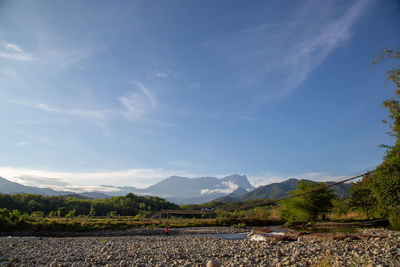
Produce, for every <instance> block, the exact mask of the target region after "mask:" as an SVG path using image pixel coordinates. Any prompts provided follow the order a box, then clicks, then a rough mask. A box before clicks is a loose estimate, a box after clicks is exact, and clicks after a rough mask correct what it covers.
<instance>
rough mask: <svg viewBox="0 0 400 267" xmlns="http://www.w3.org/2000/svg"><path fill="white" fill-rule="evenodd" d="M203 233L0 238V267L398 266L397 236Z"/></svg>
mask: <svg viewBox="0 0 400 267" xmlns="http://www.w3.org/2000/svg"><path fill="white" fill-rule="evenodd" d="M221 231H222V230H218V231H214V232H221ZM205 232H212V229H209V231H205V230H198V231H197V232H196V231H195V230H193V229H186V230H179V231H174V230H173V229H172V231H171V233H172V234H171V235H170V236H164V235H161V234H159V235H155V234H153V235H133V236H92V237H87V236H86V237H2V238H0V266H219V265H221V266H379V265H380V266H400V232H394V231H388V230H380V229H368V230H362V231H360V232H359V233H357V234H311V235H300V236H299V237H298V238H297V239H295V238H281V237H279V238H271V239H268V240H267V241H262V242H256V241H250V240H225V239H220V238H215V237H210V236H204V235H203V234H204V233H205ZM222 232H224V231H222ZM225 232H226V231H225ZM196 233H197V234H196ZM199 233H201V234H199Z"/></svg>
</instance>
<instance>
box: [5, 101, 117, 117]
mask: <svg viewBox="0 0 400 267" xmlns="http://www.w3.org/2000/svg"><path fill="white" fill-rule="evenodd" d="M12 102H13V103H15V104H19V105H24V106H28V107H31V108H35V109H39V110H42V111H46V112H49V113H59V114H64V115H72V116H79V117H83V118H86V119H89V120H95V121H98V122H100V121H102V120H104V119H106V118H107V117H108V116H110V115H111V114H112V113H113V112H112V111H111V110H106V109H105V110H84V109H63V108H59V107H54V106H50V105H47V104H43V103H39V104H36V103H30V102H27V101H20V100H16V101H12Z"/></svg>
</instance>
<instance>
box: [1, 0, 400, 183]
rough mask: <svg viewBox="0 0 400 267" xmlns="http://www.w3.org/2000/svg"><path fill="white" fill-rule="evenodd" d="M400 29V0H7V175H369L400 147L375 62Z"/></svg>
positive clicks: (73, 178)
mask: <svg viewBox="0 0 400 267" xmlns="http://www.w3.org/2000/svg"><path fill="white" fill-rule="evenodd" d="M398 29H400V4H399V2H398V1H394V0H385V1H377V0H375V1H374V0H358V1H1V2H0V122H1V123H0V134H1V138H0V151H1V152H2V153H1V154H2V156H1V157H0V176H3V177H5V178H9V179H12V180H15V181H19V182H22V183H24V184H29V185H37V186H44V185H46V186H52V187H57V186H58V187H60V188H69V189H71V188H73V187H74V186H75V187H87V188H91V189H95V188H96V186H99V185H101V184H112V185H132V186H138V187H145V186H147V185H151V184H153V183H155V182H157V181H160V180H161V179H163V178H166V177H168V176H170V175H175V174H176V175H183V176H188V177H198V176H208V175H213V176H219V177H220V176H223V175H228V174H232V173H239V174H246V175H248V177H249V178H250V180H251V182H252V183H253V184H255V185H260V184H267V183H270V182H274V181H281V180H284V179H286V178H289V177H297V178H311V179H314V180H329V179H331V180H334V179H339V178H341V177H345V176H348V175H353V174H359V173H360V172H363V171H365V170H368V169H372V168H374V167H375V166H376V165H378V164H379V162H380V161H381V159H382V156H383V155H384V150H383V149H381V148H379V147H378V145H379V144H382V143H386V144H387V143H390V142H391V140H390V138H388V137H387V135H386V134H385V132H386V131H387V130H388V129H387V127H386V126H385V125H383V124H382V123H381V120H382V119H385V118H386V116H387V112H386V110H384V109H382V108H381V102H382V100H384V99H387V98H389V97H391V96H392V95H393V94H394V93H393V87H392V86H391V85H385V70H387V69H389V68H390V67H391V66H392V63H393V62H390V61H388V62H384V63H382V64H380V65H378V66H376V67H374V68H372V69H371V62H372V58H373V56H374V54H375V53H377V52H378V51H380V50H382V49H383V48H384V47H390V48H391V47H396V46H399V44H400V35H399V34H398V33H399V31H398Z"/></svg>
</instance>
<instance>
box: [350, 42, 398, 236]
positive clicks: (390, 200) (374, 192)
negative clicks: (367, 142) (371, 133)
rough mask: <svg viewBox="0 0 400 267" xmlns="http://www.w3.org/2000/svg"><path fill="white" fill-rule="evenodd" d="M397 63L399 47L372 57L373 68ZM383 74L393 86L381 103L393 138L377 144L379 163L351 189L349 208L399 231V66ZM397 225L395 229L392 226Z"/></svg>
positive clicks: (385, 121) (385, 50)
mask: <svg viewBox="0 0 400 267" xmlns="http://www.w3.org/2000/svg"><path fill="white" fill-rule="evenodd" d="M390 59H392V60H395V61H397V60H400V48H397V50H390V49H384V50H383V51H382V52H381V53H379V54H378V55H376V57H375V58H374V61H373V65H376V64H378V63H379V62H381V61H382V60H390ZM386 73H387V78H388V80H389V81H391V82H393V84H394V85H395V96H394V97H392V98H390V99H388V100H385V101H383V103H382V106H383V107H384V108H387V109H388V110H389V116H388V117H389V118H388V120H383V122H384V123H385V124H387V125H388V126H389V129H390V130H389V132H388V134H389V135H390V136H392V137H393V139H394V144H393V145H381V146H382V147H384V148H386V154H385V157H384V158H383V162H382V163H381V164H380V165H379V166H378V167H377V168H376V170H375V172H374V173H373V174H372V175H367V176H366V177H364V178H363V179H362V181H360V182H358V183H354V184H353V187H352V190H351V200H350V205H351V206H352V207H353V208H360V209H362V210H363V211H364V212H365V213H366V214H367V216H368V217H370V216H371V213H373V214H374V215H375V217H376V216H378V217H389V218H390V221H391V223H392V226H393V227H394V228H397V229H398V228H399V226H398V224H399V221H400V215H399V211H400V138H399V137H400V103H399V100H400V65H399V64H398V65H396V66H395V67H394V68H393V69H390V70H389V71H387V72H386ZM396 224H397V226H396Z"/></svg>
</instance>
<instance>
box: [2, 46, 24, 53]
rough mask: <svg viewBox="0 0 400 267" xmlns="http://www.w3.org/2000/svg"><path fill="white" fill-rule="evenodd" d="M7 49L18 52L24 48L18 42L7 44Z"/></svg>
mask: <svg viewBox="0 0 400 267" xmlns="http://www.w3.org/2000/svg"><path fill="white" fill-rule="evenodd" d="M6 49H7V50H11V51H14V52H18V53H23V52H24V51H22V49H21V48H20V47H19V46H18V45H16V44H6Z"/></svg>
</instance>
